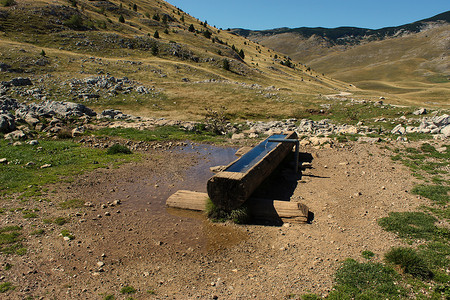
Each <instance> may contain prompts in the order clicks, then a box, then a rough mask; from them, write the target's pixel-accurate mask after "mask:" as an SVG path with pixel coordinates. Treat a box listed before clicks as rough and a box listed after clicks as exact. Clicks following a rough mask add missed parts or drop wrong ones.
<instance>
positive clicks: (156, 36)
mask: <svg viewBox="0 0 450 300" xmlns="http://www.w3.org/2000/svg"><path fill="white" fill-rule="evenodd" d="M153 37H154V38H155V39H159V32H158V30H156V31H155V33H154V34H153Z"/></svg>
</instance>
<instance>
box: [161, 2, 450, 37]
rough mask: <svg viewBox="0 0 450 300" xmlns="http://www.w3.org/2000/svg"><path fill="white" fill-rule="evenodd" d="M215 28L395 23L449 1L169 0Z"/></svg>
mask: <svg viewBox="0 0 450 300" xmlns="http://www.w3.org/2000/svg"><path fill="white" fill-rule="evenodd" d="M168 2H169V3H171V4H173V5H175V6H176V7H179V8H181V9H182V10H183V11H185V12H186V13H189V14H190V15H192V16H194V17H196V18H198V19H200V20H207V21H208V24H210V25H215V26H216V27H218V28H223V29H226V28H245V29H253V30H260V29H273V28H279V27H290V28H295V27H303V26H305V27H326V28H335V27H340V26H354V27H363V28H370V29H378V28H382V27H389V26H398V25H404V24H407V23H411V22H414V21H418V20H421V19H426V18H429V17H432V16H434V15H437V14H440V13H443V12H445V11H447V10H450V1H449V0H423V1H419V0H308V1H305V0H257V1H246V0H220V1H216V0H168Z"/></svg>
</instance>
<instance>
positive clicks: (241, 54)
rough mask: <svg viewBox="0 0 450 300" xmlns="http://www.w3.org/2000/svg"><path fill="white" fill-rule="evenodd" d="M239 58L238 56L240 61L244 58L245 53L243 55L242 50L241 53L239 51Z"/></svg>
mask: <svg viewBox="0 0 450 300" xmlns="http://www.w3.org/2000/svg"><path fill="white" fill-rule="evenodd" d="M239 56H240V57H241V58H242V59H244V58H245V53H244V50H243V49H241V51H239Z"/></svg>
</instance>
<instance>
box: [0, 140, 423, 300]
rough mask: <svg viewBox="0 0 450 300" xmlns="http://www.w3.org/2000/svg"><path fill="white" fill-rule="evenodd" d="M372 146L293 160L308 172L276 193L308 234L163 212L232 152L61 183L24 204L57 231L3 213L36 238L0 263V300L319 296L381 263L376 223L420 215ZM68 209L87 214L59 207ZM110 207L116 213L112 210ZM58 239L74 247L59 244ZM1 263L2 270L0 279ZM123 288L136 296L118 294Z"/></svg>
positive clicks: (175, 154)
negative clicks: (304, 217)
mask: <svg viewBox="0 0 450 300" xmlns="http://www.w3.org/2000/svg"><path fill="white" fill-rule="evenodd" d="M382 146H383V145H374V144H367V143H356V142H351V143H343V144H337V145H334V146H333V147H331V148H321V149H317V148H312V147H311V148H303V149H301V151H302V152H305V153H309V154H311V155H312V157H313V161H312V165H311V166H312V167H311V168H307V169H305V170H303V171H302V174H301V176H299V177H298V178H296V179H294V180H292V177H291V178H289V176H285V178H286V180H285V181H286V182H287V183H288V185H289V184H290V185H289V186H290V187H291V189H292V190H290V191H286V192H287V194H291V195H290V196H291V201H300V202H303V203H304V204H306V205H307V206H308V207H309V209H310V211H311V212H312V213H313V214H314V219H313V220H312V222H311V223H310V224H289V223H285V224H283V225H281V226H275V225H235V224H229V223H226V224H214V223H211V222H209V221H208V220H206V219H205V217H204V216H203V215H202V214H201V213H193V212H185V211H179V210H168V209H167V208H166V207H165V200H166V199H167V197H168V196H169V195H170V194H172V193H173V192H175V191H177V190H179V189H188V190H194V191H206V181H207V179H208V178H209V177H210V176H211V175H212V173H210V172H209V166H215V165H220V164H227V163H228V162H229V161H231V160H233V159H234V158H235V157H234V156H233V154H234V152H235V151H236V148H220V147H212V146H204V145H203V146H202V145H197V146H196V145H191V144H188V145H187V146H186V147H184V149H183V150H181V149H173V150H170V151H163V150H157V149H156V150H150V151H149V152H146V153H145V154H144V159H143V160H142V161H140V162H138V163H130V164H126V165H122V166H121V167H119V168H115V169H113V168H111V169H98V170H96V171H93V172H91V173H86V174H83V175H81V176H78V177H77V178H76V179H75V181H74V182H71V183H63V182H62V183H60V184H58V185H55V186H53V187H51V188H50V189H49V194H48V195H47V196H48V197H50V199H51V200H52V201H51V202H45V201H44V202H39V203H37V204H36V203H33V204H32V205H33V207H36V206H37V207H38V208H39V209H40V214H41V215H42V216H43V218H45V216H49V217H55V216H69V217H70V222H69V223H67V224H64V225H63V226H62V227H61V226H58V225H55V224H44V223H43V222H42V219H23V218H22V216H21V215H20V214H15V213H11V212H6V213H3V214H0V218H1V219H2V224H4V226H6V225H23V226H24V228H29V227H30V226H31V227H32V228H33V226H34V225H35V226H36V228H43V229H44V230H45V232H46V234H44V235H42V236H38V237H36V236H31V235H30V236H27V238H26V240H25V241H24V243H25V244H26V246H27V249H28V253H27V254H26V255H23V256H1V258H0V259H1V265H2V271H1V282H11V283H12V284H13V285H14V286H16V289H15V290H13V291H8V292H7V293H5V294H2V299H6V298H10V299H24V298H25V297H27V296H33V297H35V299H103V298H104V297H105V296H106V295H114V296H115V299H127V298H128V297H130V296H132V297H133V298H134V299H249V298H254V299H282V298H283V297H288V296H289V297H300V295H301V294H304V293H317V294H320V295H327V293H328V292H329V291H330V290H331V288H332V285H333V273H334V271H335V270H336V268H337V267H338V266H339V264H340V261H342V260H344V259H346V258H355V259H358V260H359V259H361V260H362V258H361V252H362V251H364V250H370V251H373V252H374V253H375V254H377V256H376V258H375V259H377V260H381V258H382V255H383V253H385V252H386V251H387V250H388V249H389V248H390V247H392V246H396V245H400V244H401V242H400V240H399V239H397V238H396V237H395V236H394V235H393V234H391V233H388V232H385V231H383V230H382V229H381V228H380V227H379V226H378V225H377V219H379V218H381V217H384V216H387V214H388V212H391V211H410V210H414V209H415V208H417V206H419V205H421V204H426V200H425V199H421V198H420V197H417V196H414V195H412V194H411V193H408V191H409V190H410V189H411V188H412V186H413V183H414V180H413V177H412V176H411V175H410V172H409V170H407V169H406V167H404V166H401V165H399V164H396V163H394V162H393V161H392V160H391V159H390V155H391V153H390V152H389V151H388V150H385V149H383V148H382ZM278 173H279V174H281V176H283V174H288V173H289V171H286V172H285V171H283V170H281V172H278ZM266 190H267V189H266ZM273 190H274V191H275V190H276V189H275V188H274V189H273ZM279 190H280V189H279V188H278V191H279ZM260 193H264V191H262V192H261V191H260ZM267 196H269V195H267ZM272 196H273V195H272ZM285 196H286V195H280V197H285ZM273 197H276V195H275V196H273ZM70 199H81V200H82V201H83V202H90V203H91V204H92V205H91V206H90V207H88V206H85V207H82V208H77V209H64V210H63V209H60V208H59V207H58V203H60V202H62V201H65V200H70ZM115 200H120V204H117V205H111V204H112V203H113V202H114V201H115ZM11 205H12V206H13V205H14V204H11ZM21 205H23V206H26V205H27V204H21ZM61 228H64V229H67V230H69V231H70V232H71V233H73V235H74V236H75V239H74V240H65V239H64V238H63V237H62V236H60V234H59V233H60V231H61ZM7 264H10V265H12V266H13V267H12V268H10V269H9V270H5V266H6V265H7ZM127 285H128V286H132V287H134V288H135V289H136V290H137V291H136V293H134V294H130V295H123V294H121V293H120V291H121V289H122V288H123V287H124V286H127ZM294 295H296V296H294ZM4 297H6V298H4Z"/></svg>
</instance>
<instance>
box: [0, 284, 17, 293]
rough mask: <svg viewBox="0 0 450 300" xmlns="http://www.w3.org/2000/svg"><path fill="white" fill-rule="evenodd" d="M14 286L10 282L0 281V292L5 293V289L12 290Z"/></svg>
mask: <svg viewBox="0 0 450 300" xmlns="http://www.w3.org/2000/svg"><path fill="white" fill-rule="evenodd" d="M15 288H16V287H15V286H13V285H12V283H11V282H2V283H0V293H6V292H7V291H12V290H14V289H15Z"/></svg>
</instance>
